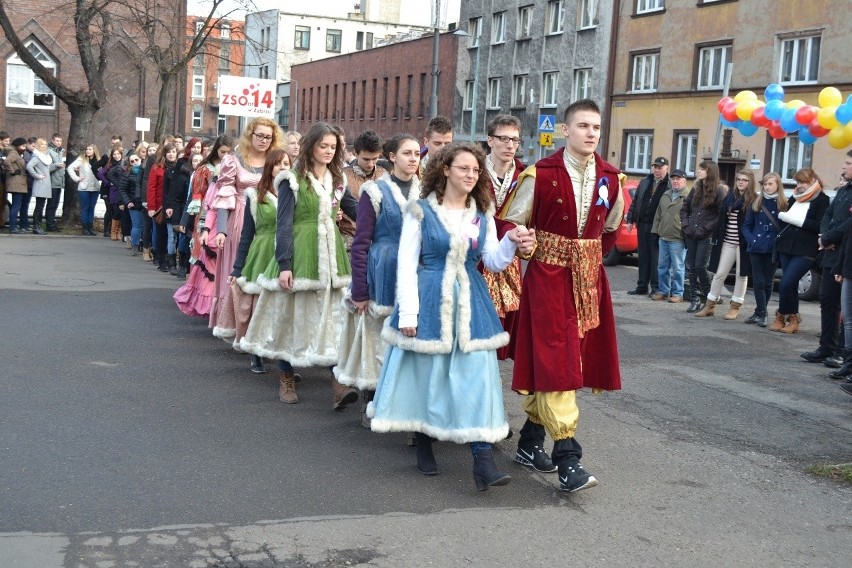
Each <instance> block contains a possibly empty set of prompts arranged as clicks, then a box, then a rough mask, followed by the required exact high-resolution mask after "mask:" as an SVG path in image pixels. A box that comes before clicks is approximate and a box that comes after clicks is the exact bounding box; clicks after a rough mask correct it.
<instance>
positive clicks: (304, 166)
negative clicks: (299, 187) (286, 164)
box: [296, 122, 343, 187]
mask: <svg viewBox="0 0 852 568" xmlns="http://www.w3.org/2000/svg"><path fill="white" fill-rule="evenodd" d="M337 130H338V129H337V128H336V127H334V126H332V125H330V124H329V123H327V122H316V123H314V125H313V126H311V129H310V130H308V133H307V134H305V137H304V138H302V140H301V142H300V144H301V146H299V159H298V160H297V161H296V173H297V174H298V175H299V177H300V178H303V179H307V177H308V172H313V169H314V146H316V145H317V144H319V143H320V142H322V139H323V138H325V137H326V136H328V135H329V134H331V135H332V136H334V138H335V140H337V147H336V148H335V149H334V158H332V160H331V163H330V164H329V165H328V170H329V171H330V172H331V178H332V181H333V183H334V186H335V187H337V186H338V185H340V184H342V183H343V171H342V169H341V164H342V163H343V144H341V143H340V134H338V133H337Z"/></svg>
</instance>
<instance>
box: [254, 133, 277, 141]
mask: <svg viewBox="0 0 852 568" xmlns="http://www.w3.org/2000/svg"><path fill="white" fill-rule="evenodd" d="M251 134H252V136H254V137H255V138H257V139H258V140H260V141H261V142H270V141H271V140H272V134H258V133H257V132H252V133H251Z"/></svg>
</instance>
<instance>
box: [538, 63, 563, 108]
mask: <svg viewBox="0 0 852 568" xmlns="http://www.w3.org/2000/svg"><path fill="white" fill-rule="evenodd" d="M558 83H559V73H557V72H555V71H554V72H552V73H545V74H544V76H543V77H542V80H541V106H543V107H555V106H556V93H557V86H558Z"/></svg>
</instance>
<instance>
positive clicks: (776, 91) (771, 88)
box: [763, 83, 784, 120]
mask: <svg viewBox="0 0 852 568" xmlns="http://www.w3.org/2000/svg"><path fill="white" fill-rule="evenodd" d="M763 98H764V99H766V102H769V101H783V100H784V87H782V86H781V85H779V84H778V83H772V84H771V85H768V86H767V87H766V89H764V90H763ZM772 120H778V119H776V118H773V119H772Z"/></svg>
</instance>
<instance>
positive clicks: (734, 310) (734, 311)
mask: <svg viewBox="0 0 852 568" xmlns="http://www.w3.org/2000/svg"><path fill="white" fill-rule="evenodd" d="M742 305H743V304H742V302H734V301H733V300H731V307H729V308H728V313H727V314H725V319H726V320H735V319H737V316H738V315H740V308H741V307H742Z"/></svg>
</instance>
